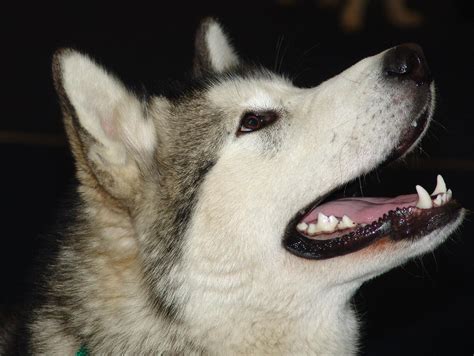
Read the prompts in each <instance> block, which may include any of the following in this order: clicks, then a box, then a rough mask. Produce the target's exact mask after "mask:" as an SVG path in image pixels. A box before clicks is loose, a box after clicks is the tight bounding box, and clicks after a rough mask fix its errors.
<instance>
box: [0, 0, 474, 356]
mask: <svg viewBox="0 0 474 356" xmlns="http://www.w3.org/2000/svg"><path fill="white" fill-rule="evenodd" d="M472 3H473V2H472V1H461V0H458V1H433V0H426V1H422V0H418V1H417V0H407V1H400V0H340V1H338V0H313V1H303V0H279V1H277V0H275V1H253V2H245V1H227V2H224V1H220V2H210V1H194V2H189V3H186V2H183V1H175V2H166V3H164V2H163V3H159V2H155V4H153V6H145V7H144V6H143V5H140V6H139V5H134V4H131V3H130V4H127V5H126V6H124V7H120V6H119V5H118V4H115V5H113V6H106V5H103V6H98V5H93V6H92V5H87V4H85V3H82V2H81V3H79V2H77V3H74V4H73V5H70V6H67V7H52V6H51V7H48V6H45V5H44V4H41V7H40V6H38V7H36V8H35V7H31V6H30V5H28V6H26V4H23V5H20V6H17V8H16V9H4V10H5V11H3V19H2V22H1V25H0V26H1V28H2V34H3V40H2V61H3V62H4V65H3V71H2V86H3V94H2V98H3V103H2V106H3V107H4V111H3V113H2V115H1V116H2V117H3V119H1V121H0V160H1V162H2V165H1V167H2V174H1V175H0V189H1V196H2V204H1V209H2V214H1V218H0V221H1V222H2V230H1V231H2V232H1V233H0V235H1V245H0V283H1V286H2V287H1V293H0V303H1V304H2V305H3V306H4V307H6V308H9V306H10V305H12V304H19V303H21V301H22V300H23V294H24V292H25V290H26V289H27V280H28V278H27V276H28V271H29V270H30V268H31V264H32V260H33V258H34V256H35V253H36V252H37V249H38V246H39V245H40V244H41V240H42V236H44V234H45V233H47V232H48V231H51V229H52V227H53V226H54V224H55V221H56V218H57V216H58V215H59V214H61V211H60V210H61V209H60V208H59V206H65V205H64V204H61V202H62V201H63V200H64V197H65V196H67V194H68V193H67V192H68V191H70V190H71V189H72V188H73V186H74V181H73V163H72V158H71V155H70V153H69V152H68V149H67V146H66V141H65V137H64V133H63V127H62V122H61V115H60V111H59V105H58V103H57V98H56V95H55V93H54V90H53V85H52V80H51V70H50V64H51V56H52V54H53V53H54V51H55V49H57V48H59V47H63V46H72V47H74V48H77V49H79V50H82V51H85V52H87V53H89V54H91V55H92V56H93V57H95V58H97V59H98V60H99V61H100V62H101V63H103V64H104V65H105V66H106V67H107V68H110V69H111V70H112V71H113V72H115V73H116V74H117V75H118V76H119V77H120V78H121V79H123V80H124V81H125V82H126V83H127V84H128V85H129V86H131V87H134V88H141V87H146V88H147V89H148V90H149V91H153V88H158V87H160V85H163V83H166V82H168V80H169V79H170V78H181V77H183V76H185V75H186V73H188V72H189V70H190V68H191V64H192V58H193V41H194V32H195V30H196V28H197V25H198V23H199V21H200V20H201V19H202V18H203V17H206V16H209V15H211V16H215V17H217V18H218V19H220V20H221V22H222V23H223V24H224V26H225V28H226V30H227V32H228V33H229V34H230V36H231V37H232V39H233V43H234V45H235V47H236V48H237V49H238V51H239V53H240V54H241V55H242V56H243V57H244V58H247V59H250V60H251V61H254V62H261V63H263V64H264V65H265V66H267V67H269V68H271V69H275V70H277V71H279V72H282V73H285V74H287V75H288V76H290V77H291V78H293V80H294V83H295V84H296V85H299V86H314V85H317V84H318V83H320V82H321V81H322V80H324V79H327V78H329V77H331V76H333V75H335V74H337V73H338V72H340V71H341V70H343V69H344V68H346V67H348V66H349V65H351V64H353V63H355V62H356V61H358V60H359V59H362V58H363V57H366V56H369V55H372V54H375V53H377V52H379V51H382V50H384V49H386V48H388V47H391V46H394V45H396V44H400V43H403V42H417V43H419V44H420V45H422V47H423V48H424V50H425V54H426V57H427V59H428V63H429V65H430V67H431V69H432V72H433V74H434V77H435V79H436V82H437V86H438V95H437V98H438V108H437V111H436V114H435V117H434V120H435V122H433V124H432V126H431V129H430V132H429V133H428V135H427V137H426V138H425V139H424V140H423V143H422V148H423V150H422V151H421V152H418V153H417V154H414V155H412V156H410V157H409V158H408V159H407V161H406V162H405V163H403V164H397V165H394V166H392V167H389V168H387V169H386V170H385V171H383V173H381V174H380V181H381V183H380V184H378V185H377V187H376V188H375V190H377V189H378V190H379V191H378V194H379V195H396V194H400V193H407V192H412V191H413V192H414V191H415V190H414V186H415V185H416V184H421V185H423V186H424V187H426V188H427V189H428V190H429V189H433V188H434V186H435V180H436V174H438V173H441V174H443V176H444V178H445V180H446V182H447V184H448V187H449V188H451V189H452V190H453V192H454V197H455V198H456V199H458V200H459V201H460V202H461V203H462V204H463V205H464V207H466V208H468V209H470V210H472V209H473V208H474V203H473V202H474V189H473V187H472V185H473V183H474V135H473V133H472V132H473V129H474V125H473V121H474V113H473V112H474V110H473V94H474V90H473V85H474V74H473V67H474V50H473V44H474V20H473V19H474V16H473V11H474V10H473V6H472ZM22 6H23V8H20V7H22ZM374 193H375V192H374ZM66 206H67V204H66ZM473 235H474V224H473V223H472V216H471V215H469V216H468V217H467V219H466V222H465V223H464V226H463V227H462V229H460V231H459V232H458V233H456V234H455V235H454V236H453V237H451V238H450V239H449V241H447V242H446V243H445V244H444V245H443V246H441V247H440V248H439V249H438V250H436V251H435V252H434V253H432V254H428V255H426V256H424V257H423V258H419V259H417V260H414V261H412V262H410V263H408V264H406V265H405V266H403V267H400V268H397V269H395V270H393V271H391V272H389V273H387V274H385V275H383V276H382V277H379V278H377V279H375V280H373V281H370V282H368V283H366V284H365V285H364V286H363V288H362V289H361V290H360V291H359V292H358V293H357V295H356V297H355V299H354V304H355V306H356V308H357V310H358V312H359V314H360V316H361V319H362V320H363V324H362V329H361V331H362V340H361V344H362V354H363V355H401V354H403V355H472V354H473V352H474V340H473V336H474V307H473V302H474V288H473V281H474V262H473V260H474V242H473V238H474V236H473Z"/></svg>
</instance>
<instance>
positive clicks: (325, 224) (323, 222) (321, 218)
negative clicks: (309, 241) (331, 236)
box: [316, 213, 332, 232]
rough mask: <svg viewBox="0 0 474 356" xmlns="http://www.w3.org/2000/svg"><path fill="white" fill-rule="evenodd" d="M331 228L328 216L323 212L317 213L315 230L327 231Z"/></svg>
mask: <svg viewBox="0 0 474 356" xmlns="http://www.w3.org/2000/svg"><path fill="white" fill-rule="evenodd" d="M328 231H332V230H331V223H330V221H329V218H328V217H327V216H326V215H324V214H323V213H319V214H318V222H317V224H316V232H328Z"/></svg>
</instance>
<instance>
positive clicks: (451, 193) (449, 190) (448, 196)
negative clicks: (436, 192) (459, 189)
mask: <svg viewBox="0 0 474 356" xmlns="http://www.w3.org/2000/svg"><path fill="white" fill-rule="evenodd" d="M452 197H453V191H452V190H451V189H448V191H447V192H446V198H447V199H446V201H450V200H451V198H452Z"/></svg>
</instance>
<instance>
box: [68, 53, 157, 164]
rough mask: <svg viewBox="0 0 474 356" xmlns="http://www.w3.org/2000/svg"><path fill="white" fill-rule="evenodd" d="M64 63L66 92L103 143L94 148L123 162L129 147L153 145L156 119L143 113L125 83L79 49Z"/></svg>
mask: <svg viewBox="0 0 474 356" xmlns="http://www.w3.org/2000/svg"><path fill="white" fill-rule="evenodd" d="M61 64H62V66H61V68H62V76H63V83H64V89H65V91H66V94H67V95H68V98H69V100H70V101H71V104H72V105H73V107H74V109H75V111H76V114H77V117H78V119H79V121H80V123H81V125H82V127H83V128H84V129H86V131H87V132H89V134H90V135H92V136H93V137H94V138H95V139H96V140H97V141H98V142H99V143H100V146H94V149H95V150H97V151H100V155H101V157H103V158H105V159H106V160H107V161H109V162H110V163H113V164H124V163H125V161H126V158H127V153H126V150H127V149H133V150H135V151H137V152H151V151H152V150H153V149H154V147H155V145H156V142H155V140H156V138H155V137H156V136H155V132H154V126H153V122H152V121H151V120H146V119H145V118H144V117H143V111H142V107H141V104H140V102H139V100H138V99H137V98H136V97H135V96H134V95H132V94H130V93H129V92H128V91H127V89H125V87H124V86H123V85H122V83H120V82H119V81H118V80H117V79H115V78H114V77H113V76H112V75H110V74H108V73H107V72H106V71H105V70H104V69H102V68H101V67H99V66H98V65H97V64H96V63H94V62H93V61H92V60H91V59H90V58H89V57H87V56H85V55H83V54H80V53H78V52H70V53H67V54H66V55H63V56H62V57H61ZM91 154H94V152H92V153H91Z"/></svg>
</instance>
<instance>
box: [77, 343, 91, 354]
mask: <svg viewBox="0 0 474 356" xmlns="http://www.w3.org/2000/svg"><path fill="white" fill-rule="evenodd" d="M76 356H89V350H87V348H86V347H85V346H84V345H82V346H81V348H80V349H79V351H77V352H76Z"/></svg>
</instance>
